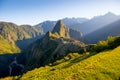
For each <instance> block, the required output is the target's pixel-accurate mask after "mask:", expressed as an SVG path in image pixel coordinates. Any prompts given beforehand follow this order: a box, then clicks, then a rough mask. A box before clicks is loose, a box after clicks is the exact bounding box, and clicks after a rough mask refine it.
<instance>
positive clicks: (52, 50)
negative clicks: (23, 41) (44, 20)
mask: <svg viewBox="0 0 120 80" xmlns="http://www.w3.org/2000/svg"><path fill="white" fill-rule="evenodd" d="M85 46H86V45H85V44H84V43H83V42H80V41H78V40H74V39H71V38H70V36H69V29H68V28H67V27H66V26H65V25H64V24H63V23H62V22H61V21H58V22H57V24H56V26H55V27H54V29H53V31H52V32H47V33H46V35H45V36H44V37H43V38H42V39H39V40H37V41H36V42H35V43H33V44H32V45H31V46H30V47H29V48H28V51H27V58H28V60H27V65H26V70H28V69H32V68H35V67H39V66H44V65H46V64H49V63H51V62H54V61H55V60H57V59H61V58H63V57H64V56H65V55H67V54H68V53H69V52H79V53H82V52H83V48H84V47H85Z"/></svg>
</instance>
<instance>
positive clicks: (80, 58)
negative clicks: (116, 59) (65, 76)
mask: <svg viewBox="0 0 120 80" xmlns="http://www.w3.org/2000/svg"><path fill="white" fill-rule="evenodd" d="M95 54H96V53H90V54H85V55H83V56H80V57H78V58H75V59H73V60H70V62H69V63H68V64H66V65H65V66H64V67H63V69H64V68H68V67H70V66H72V65H74V64H76V63H78V62H80V61H82V60H84V59H87V58H89V57H91V56H93V55H95Z"/></svg>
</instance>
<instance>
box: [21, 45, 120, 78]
mask: <svg viewBox="0 0 120 80" xmlns="http://www.w3.org/2000/svg"><path fill="white" fill-rule="evenodd" d="M70 55H71V57H70ZM89 55H90V54H84V55H80V54H78V53H74V54H72V53H71V54H69V55H68V56H66V57H64V59H61V60H58V61H56V62H55V63H53V64H50V65H46V66H45V67H40V68H36V69H34V70H32V71H28V72H27V73H25V74H23V76H22V77H21V78H20V79H21V80H119V78H120V46H119V47H117V48H115V49H113V50H109V51H104V52H100V53H98V54H96V55H93V56H91V57H89Z"/></svg>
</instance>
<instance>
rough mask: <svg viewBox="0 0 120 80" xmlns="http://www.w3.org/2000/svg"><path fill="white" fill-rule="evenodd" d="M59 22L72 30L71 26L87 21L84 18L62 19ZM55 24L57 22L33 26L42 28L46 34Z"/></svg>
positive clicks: (46, 22) (45, 22)
mask: <svg viewBox="0 0 120 80" xmlns="http://www.w3.org/2000/svg"><path fill="white" fill-rule="evenodd" d="M61 20H62V21H63V23H64V24H65V25H66V26H68V27H70V28H73V27H71V25H74V24H78V23H83V22H86V21H88V19H86V18H63V19H61ZM56 23H57V21H44V22H42V23H39V24H37V25H35V26H36V27H40V28H42V29H43V31H44V32H45V33H46V32H48V31H52V29H53V28H54V26H55V24H56ZM73 29H74V28H73ZM75 30H77V29H75Z"/></svg>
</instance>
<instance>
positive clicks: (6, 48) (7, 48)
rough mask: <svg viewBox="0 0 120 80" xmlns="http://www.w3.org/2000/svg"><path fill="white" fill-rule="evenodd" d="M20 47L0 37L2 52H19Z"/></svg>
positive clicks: (0, 50)
mask: <svg viewBox="0 0 120 80" xmlns="http://www.w3.org/2000/svg"><path fill="white" fill-rule="evenodd" d="M19 52H20V49H19V48H18V47H17V46H15V45H13V44H9V43H8V42H7V41H6V40H4V39H0V54H6V53H11V54H12V53H19Z"/></svg>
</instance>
